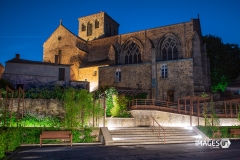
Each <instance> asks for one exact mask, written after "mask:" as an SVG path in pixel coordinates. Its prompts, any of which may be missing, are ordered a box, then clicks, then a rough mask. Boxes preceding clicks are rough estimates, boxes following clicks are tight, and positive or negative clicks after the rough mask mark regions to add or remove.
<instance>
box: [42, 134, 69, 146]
mask: <svg viewBox="0 0 240 160" xmlns="http://www.w3.org/2000/svg"><path fill="white" fill-rule="evenodd" d="M43 139H69V140H70V145H71V146H72V133H71V131H42V134H41V135H40V147H41V146H42V140H43Z"/></svg>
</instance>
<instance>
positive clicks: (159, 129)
mask: <svg viewBox="0 0 240 160" xmlns="http://www.w3.org/2000/svg"><path fill="white" fill-rule="evenodd" d="M151 117H152V119H153V125H152V130H153V132H155V130H156V132H157V135H158V138H159V139H160V138H161V137H160V136H161V129H162V130H163V134H164V137H163V138H164V144H165V130H164V129H163V128H162V126H161V125H160V124H159V123H158V122H157V121H156V119H154V118H153V116H151ZM154 122H155V123H156V124H157V125H158V126H155V125H154ZM155 127H157V128H155Z"/></svg>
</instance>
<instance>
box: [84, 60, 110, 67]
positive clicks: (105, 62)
mask: <svg viewBox="0 0 240 160" xmlns="http://www.w3.org/2000/svg"><path fill="white" fill-rule="evenodd" d="M103 65H109V61H108V59H103V60H99V61H92V62H88V63H87V64H85V65H84V66H82V67H80V68H88V67H97V66H103Z"/></svg>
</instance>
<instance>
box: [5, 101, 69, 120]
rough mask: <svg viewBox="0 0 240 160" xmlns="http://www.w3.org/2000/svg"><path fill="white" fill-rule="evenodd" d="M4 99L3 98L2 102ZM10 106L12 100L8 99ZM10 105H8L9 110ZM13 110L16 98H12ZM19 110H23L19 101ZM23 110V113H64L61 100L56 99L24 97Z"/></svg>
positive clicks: (15, 107) (14, 110) (61, 114)
mask: <svg viewBox="0 0 240 160" xmlns="http://www.w3.org/2000/svg"><path fill="white" fill-rule="evenodd" d="M4 103H5V99H3V104H2V105H4ZM9 103H10V106H11V104H12V102H11V101H10V102H9ZM10 109H11V107H9V110H10ZM12 109H13V112H16V111H17V109H18V99H16V98H14V99H13V108H12ZM19 110H20V112H22V110H23V103H22V102H21V103H20V107H19ZM24 112H25V113H35V114H40V115H55V116H60V117H62V116H63V115H64V112H65V111H64V108H63V102H62V101H59V100H57V99H30V98H26V99H24Z"/></svg>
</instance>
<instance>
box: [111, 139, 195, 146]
mask: <svg viewBox="0 0 240 160" xmlns="http://www.w3.org/2000/svg"><path fill="white" fill-rule="evenodd" d="M177 143H195V141H191V140H190V141H165V144H177ZM141 144H163V145H164V142H163V141H148V142H146V141H142V142H118V143H116V142H113V145H115V146H117V145H141Z"/></svg>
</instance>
